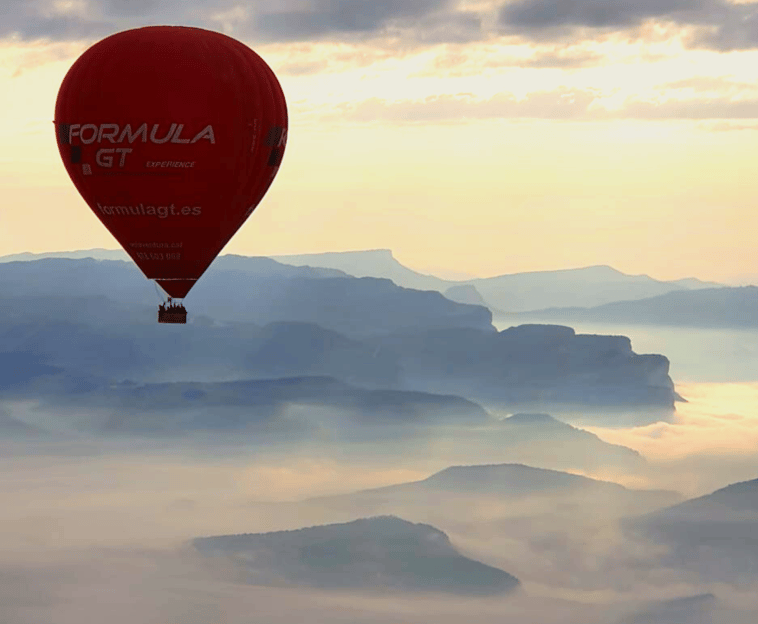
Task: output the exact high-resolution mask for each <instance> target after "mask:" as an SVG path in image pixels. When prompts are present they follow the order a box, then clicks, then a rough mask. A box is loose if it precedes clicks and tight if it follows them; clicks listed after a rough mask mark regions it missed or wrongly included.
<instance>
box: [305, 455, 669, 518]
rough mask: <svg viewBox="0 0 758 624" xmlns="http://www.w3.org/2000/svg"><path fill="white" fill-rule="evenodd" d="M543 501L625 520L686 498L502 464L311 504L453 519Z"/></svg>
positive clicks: (554, 508) (553, 508)
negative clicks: (441, 513)
mask: <svg viewBox="0 0 758 624" xmlns="http://www.w3.org/2000/svg"><path fill="white" fill-rule="evenodd" d="M540 499H541V500H542V504H543V505H544V506H545V507H544V508H543V511H546V510H549V511H550V513H552V514H557V513H559V511H560V512H562V513H575V514H577V515H586V514H588V513H592V514H594V515H602V516H603V517H622V516H624V515H629V514H631V513H635V512H636V513H641V512H642V511H643V510H653V509H660V508H662V507H665V506H666V505H669V504H671V503H673V502H675V501H678V500H680V499H681V497H680V496H679V495H678V494H677V493H675V492H669V491H664V490H631V489H628V488H625V487H623V486H621V485H618V484H616V483H610V482H608V481H600V480H597V479H590V478H588V477H583V476H580V475H576V474H570V473H567V472H560V471H556V470H547V469H544V468H534V467H531V466H524V465H521V464H497V465H483V466H452V467H450V468H446V469H444V470H442V471H440V472H437V473H435V474H433V475H431V476H430V477H428V478H426V479H423V480H422V481H415V482H411V483H402V484H398V485H391V486H386V487H382V488H375V489H370V490H362V491H360V492H355V493H353V494H344V495H340V496H332V497H320V498H317V499H311V500H310V501H308V502H310V503H318V505H319V506H321V507H335V508H338V509H341V510H343V511H345V510H349V511H351V512H354V513H364V514H365V513H370V514H376V513H407V509H409V508H410V509H412V508H419V507H423V508H426V509H427V510H428V511H429V512H431V513H434V512H435V510H436V509H437V508H438V507H439V508H441V509H447V510H448V511H447V513H448V514H449V515H450V516H457V514H455V513H454V512H452V511H451V510H450V507H451V505H452V506H461V509H466V508H469V509H470V510H471V511H473V510H474V509H475V508H476V507H478V506H479V505H483V506H485V507H486V506H487V505H491V504H492V503H493V501H500V502H503V503H504V502H506V501H511V502H513V503H514V504H515V503H516V501H519V500H528V501H530V506H531V507H530V508H531V509H532V510H533V511H534V510H536V509H537V507H536V506H535V505H536V502H537V501H538V500H540ZM466 501H468V503H467V502H466ZM514 509H516V507H514ZM590 510H592V511H591V512H590Z"/></svg>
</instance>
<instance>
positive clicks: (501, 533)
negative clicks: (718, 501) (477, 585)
mask: <svg viewBox="0 0 758 624" xmlns="http://www.w3.org/2000/svg"><path fill="white" fill-rule="evenodd" d="M578 329H579V331H588V328H585V329H583V328H578ZM617 329H618V328H617ZM637 329H638V330H639V328H637ZM645 331H647V330H645ZM656 331H657V330H656ZM661 331H662V332H663V333H660V332H659V333H654V334H651V338H650V341H649V342H646V341H645V340H646V339H645V337H644V332H642V330H639V332H638V333H637V334H636V335H635V330H634V328H629V331H628V332H623V333H626V334H627V335H630V336H631V337H632V345H633V347H634V349H635V351H637V352H638V353H641V352H656V353H664V354H665V355H667V356H668V357H669V358H670V359H671V361H672V370H671V374H672V377H673V378H674V380H675V382H676V383H677V390H678V392H679V393H680V394H681V395H682V396H684V397H685V398H686V399H687V400H688V403H681V404H678V405H677V413H676V416H675V418H674V419H673V421H672V422H667V423H664V422H660V423H655V424H652V425H647V426H644V427H633V428H601V427H591V428H590V429H591V431H592V432H594V433H595V434H596V435H598V436H599V437H600V438H601V439H602V440H605V441H607V442H610V443H613V444H620V445H624V446H628V447H630V448H632V449H635V450H637V451H639V452H640V453H641V454H642V455H643V456H644V457H645V458H646V459H647V466H646V467H644V468H642V469H640V470H636V471H634V472H620V471H619V470H618V469H612V468H610V467H608V468H602V467H601V468H598V469H596V470H589V471H580V470H574V472H583V473H584V474H586V475H587V476H592V477H596V478H601V479H607V480H610V481H614V482H617V483H622V484H624V485H626V486H628V487H638V488H663V489H673V490H676V491H678V492H681V493H682V494H684V495H685V496H687V497H693V496H700V495H704V494H707V493H709V492H711V491H713V490H715V489H718V488H721V487H724V486H726V485H728V484H730V483H734V482H736V481H743V480H748V479H755V478H756V477H758V457H756V455H755V449H756V448H758V383H746V382H745V380H746V379H748V378H751V375H754V374H755V373H754V371H757V370H758V365H756V366H754V367H750V366H748V365H747V364H749V363H750V362H753V359H752V358H754V349H755V344H756V343H755V342H751V340H752V338H753V336H733V340H732V341H731V342H729V341H726V342H723V343H721V345H722V346H721V348H722V349H723V351H724V352H723V353H721V354H719V352H718V350H717V349H716V346H715V345H716V342H714V341H715V340H716V338H715V337H714V336H715V334H714V336H710V333H709V332H705V333H704V332H702V331H698V332H687V333H686V334H685V333H683V331H681V330H671V329H667V330H661ZM666 331H668V332H670V334H665V332H666ZM597 333H606V332H602V331H600V330H598V331H597ZM611 333H622V332H621V331H615V332H611ZM716 333H719V332H716ZM704 335H705V338H704V337H703V336H704ZM656 336H657V337H656ZM661 336H663V337H661ZM667 336H668V337H667ZM671 336H674V338H675V340H674V342H668V343H667V344H664V343H665V341H666V340H669V338H671ZM656 341H658V342H656ZM661 341H663V342H661ZM677 341H678V342H677ZM677 344H679V350H678V347H676V345H677ZM709 345H710V346H709ZM719 356H720V357H721V361H719ZM746 363H747V364H746ZM755 363H756V364H758V361H757V362H755ZM743 365H745V370H743V371H742V372H740V370H739V369H740V368H741V367H742V366H743ZM682 371H686V373H685V374H683V373H682ZM724 379H726V380H727V381H729V382H731V383H716V382H722V381H724ZM703 380H706V381H708V382H709V383H702V381H703ZM696 382H699V383H696ZM736 382H742V383H736ZM1 409H2V414H3V415H5V416H8V417H12V418H15V419H17V420H20V421H21V422H24V423H26V424H29V425H31V426H37V427H40V428H41V429H46V430H48V431H52V432H53V435H52V436H48V437H41V438H33V437H31V438H30V437H20V438H17V439H13V440H11V439H7V440H3V441H2V442H0V501H2V513H0V588H1V589H0V604H1V605H2V615H3V618H4V621H8V622H9V623H10V624H27V623H31V622H35V623H36V622H56V623H61V624H68V623H69V622H80V621H98V620H100V619H106V618H107V619H108V620H109V621H111V622H113V623H114V624H120V623H121V622H129V623H130V624H132V623H133V622H146V623H152V622H155V623H156V624H158V623H159V622H160V623H163V622H167V621H177V622H179V621H181V622H183V623H189V624H195V623H197V624H200V623H203V624H206V623H210V622H229V623H231V622H235V623H236V622H249V621H250V620H251V619H255V621H260V622H274V621H276V622H281V623H282V624H287V623H288V622H302V621H334V622H367V623H369V622H371V623H373V622H388V621H392V622H426V621H438V622H443V623H444V622H451V623H452V622H460V621H462V620H464V619H465V618H469V619H470V617H471V614H472V613H475V614H476V619H477V621H481V622H514V623H515V622H524V621H539V622H545V623H550V622H566V623H567V624H572V623H573V622H577V623H578V622H598V623H600V622H603V623H613V622H622V621H629V622H631V621H638V622H642V621H659V622H667V621H671V622H673V621H684V622H698V623H700V622H720V623H721V622H723V623H725V624H730V623H734V624H742V623H747V622H752V621H754V620H755V616H756V613H758V600H757V599H756V598H755V597H756V595H758V591H757V590H758V587H756V586H750V585H745V584H743V585H735V584H733V585H726V584H723V583H722V584H718V583H713V582H710V581H706V580H703V579H701V578H698V575H697V573H695V572H694V571H692V570H687V569H681V568H674V567H668V566H667V565H664V564H663V563H662V562H663V561H664V560H665V559H666V555H667V547H666V546H665V545H663V544H658V543H654V542H651V541H648V540H644V539H642V538H637V537H631V536H630V535H629V534H627V533H625V532H623V531H622V530H621V528H620V526H619V524H618V523H617V522H616V521H615V520H614V519H612V518H604V517H597V516H594V515H592V514H591V513H590V512H589V511H587V512H585V513H584V514H582V513H576V511H575V510H574V511H570V512H567V513H559V512H558V511H556V513H554V514H552V515H551V513H549V512H545V509H544V505H543V506H535V505H530V504H529V503H528V502H524V501H522V502H520V503H518V504H516V503H513V502H508V503H502V502H501V503H497V502H496V501H495V502H493V501H492V500H485V499H482V500H479V501H476V502H475V504H472V503H471V500H456V499H455V498H453V497H451V498H450V499H449V500H448V501H446V504H445V505H444V507H439V508H425V507H424V506H423V505H413V504H408V505H405V506H400V507H398V508H397V509H395V510H394V511H395V512H396V513H397V514H398V515H400V516H401V517H403V518H405V519H407V520H410V521H414V522H430V523H433V524H434V526H436V527H437V528H439V529H441V530H443V531H445V532H446V533H447V534H448V535H449V537H450V539H451V540H452V542H453V544H454V545H455V546H456V547H457V548H458V550H459V551H460V552H461V553H462V554H464V555H465V556H468V557H471V558H473V559H476V560H478V561H482V562H484V563H487V564H489V565H493V566H496V567H499V568H502V569H503V570H506V571H507V572H509V573H511V574H514V575H515V576H516V577H518V578H519V579H520V580H521V581H522V587H521V590H520V591H519V592H518V594H517V595H514V596H507V597H503V598H497V599H462V598H450V597H443V596H407V595H405V596H395V595H392V596H388V595H370V594H360V595H359V594H348V593H345V592H325V591H321V592H315V591H310V590H308V591H306V590H302V589H298V588H264V587H251V586H247V585H242V584H240V583H239V582H237V581H235V580H234V579H233V578H232V576H231V575H227V574H225V571H224V570H219V569H214V568H209V566H208V564H207V562H205V561H203V560H201V559H200V558H199V557H198V556H197V555H196V554H194V553H193V552H191V551H190V550H187V546H186V544H187V540H190V539H192V538H194V537H198V536H207V535H224V534H235V533H252V532H264V531H275V530H283V529H296V528H300V527H304V526H309V525H314V524H325V523H331V522H339V521H346V520H350V519H353V518H355V517H358V516H360V515H361V513H360V512H361V510H360V509H352V508H350V509H340V508H338V507H337V508H335V507H330V506H329V505H326V504H323V505H322V504H320V503H318V502H315V503H314V502H308V503H304V502H302V501H305V500H306V499H310V498H313V497H320V496H330V495H336V494H345V493H349V492H354V491H357V490H362V489H367V488H376V487H381V486H385V485H393V484H397V483H406V482H411V481H417V480H420V479H424V478H426V477H427V476H429V475H430V474H432V473H434V472H436V471H438V470H441V469H443V468H445V467H447V466H450V465H457V464H485V463H499V462H505V461H510V460H511V459H512V458H509V457H507V453H505V450H504V449H499V448H498V445H497V443H496V442H494V441H492V442H490V443H482V440H481V438H480V437H471V438H466V436H463V435H461V430H456V429H455V428H447V429H446V428H439V429H438V430H436V431H434V432H431V433H430V432H426V433H425V434H424V435H418V432H416V434H414V435H410V433H409V435H408V437H407V439H403V438H402V434H398V436H400V437H397V439H393V440H387V439H386V438H385V439H371V437H370V436H369V437H367V438H366V439H363V440H353V441H349V440H344V439H331V440H320V441H316V442H309V443H308V444H299V443H298V444H294V443H293V444H287V443H278V444H272V445H268V444H255V443H254V441H253V440H249V441H247V442H245V441H240V440H236V441H235V444H227V443H222V442H220V441H218V440H216V441H215V442H213V443H211V442H212V439H211V438H205V439H202V438H197V439H189V438H188V439H162V440H156V439H147V438H139V437H123V438H118V439H116V438H110V439H109V438H99V437H95V436H92V435H87V434H84V433H81V432H79V433H77V431H76V429H75V428H73V429H72V427H70V422H69V421H66V420H65V419H62V418H61V415H60V414H56V413H51V412H49V411H46V410H40V409H38V408H37V407H36V406H35V405H34V404H32V403H14V404H6V405H3V406H2V408H1ZM80 417H81V418H82V419H83V420H87V419H88V418H90V417H91V416H90V415H88V414H82V415H80ZM393 435H395V434H393ZM535 465H537V464H535ZM541 505H542V503H541ZM365 512H366V515H368V514H370V512H371V510H370V509H366V510H365ZM611 515H612V514H611ZM702 594H713V596H715V602H714V603H713V604H710V603H708V604H709V605H710V606H707V607H697V609H699V610H700V611H697V612H695V615H693V616H691V617H690V619H686V618H685V619H679V620H676V619H674V618H673V617H672V618H671V619H670V620H667V619H666V617H665V616H658V615H656V616H654V617H656V618H658V619H657V620H645V619H641V618H642V616H639V617H638V616H637V615H635V614H639V613H643V612H650V613H658V611H656V609H657V608H658V607H656V605H658V604H659V603H660V601H668V600H674V599H677V598H680V597H685V596H696V595H702ZM651 605H652V606H651ZM664 610H665V609H664ZM698 613H699V615H698ZM651 617H653V616H651ZM677 617H678V616H677ZM696 617H697V618H698V619H695V618H696ZM635 618H638V619H635Z"/></svg>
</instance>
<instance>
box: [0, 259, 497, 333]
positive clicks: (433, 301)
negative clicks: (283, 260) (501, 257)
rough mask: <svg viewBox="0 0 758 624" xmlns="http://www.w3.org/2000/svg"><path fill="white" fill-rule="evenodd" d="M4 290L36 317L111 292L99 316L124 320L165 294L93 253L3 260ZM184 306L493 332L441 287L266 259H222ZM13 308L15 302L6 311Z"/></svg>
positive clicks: (335, 326)
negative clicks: (118, 307)
mask: <svg viewBox="0 0 758 624" xmlns="http://www.w3.org/2000/svg"><path fill="white" fill-rule="evenodd" d="M114 285H117V287H116V286H114ZM0 289H1V290H2V292H3V293H4V295H6V294H7V295H8V296H13V297H26V298H27V299H28V300H29V303H28V305H27V307H28V308H30V310H29V311H30V312H31V313H32V314H33V316H37V317H39V316H40V315H41V314H43V313H44V312H46V311H48V312H50V313H51V314H52V316H55V312H56V309H57V307H58V306H59V305H61V302H60V301H59V299H60V298H64V299H67V298H71V297H78V298H87V299H93V298H97V297H106V298H108V299H110V300H111V301H113V302H117V303H122V304H124V305H123V307H122V310H123V312H122V314H121V316H120V317H116V318H113V317H110V314H108V315H105V314H103V313H101V314H98V315H97V316H98V317H100V319H101V322H102V321H103V320H105V318H108V317H110V318H111V320H112V321H115V320H116V319H118V321H119V324H120V325H122V326H123V325H124V324H125V323H126V322H132V321H136V320H137V319H138V318H142V319H145V316H144V315H145V311H144V310H145V308H144V306H147V305H148V304H149V303H150V302H155V309H157V301H160V296H157V295H156V292H155V288H154V286H153V284H152V283H151V282H150V281H148V280H146V279H145V278H144V276H143V275H142V274H141V272H140V271H139V269H137V267H136V266H135V265H134V264H133V263H131V262H116V261H110V260H93V259H90V258H84V259H81V260H72V259H65V258H47V259H42V260H37V261H34V262H6V263H2V264H0ZM35 298H36V299H37V300H36V301H35ZM190 301H191V303H190ZM378 301H379V302H381V305H380V306H377V302H378ZM187 306H188V307H189V309H190V313H191V315H192V316H190V319H192V318H193V317H194V318H198V317H200V318H198V320H200V321H201V322H203V318H202V317H208V318H210V319H214V320H215V321H217V322H227V323H229V322H235V323H254V324H257V325H266V324H269V323H273V322H279V321H296V322H306V323H316V324H318V325H320V326H322V327H324V328H326V329H331V330H334V331H338V332H339V333H341V334H346V335H352V336H363V335H373V334H381V333H390V332H395V331H401V330H413V329H416V328H424V329H429V328H445V327H471V328H476V329H483V330H489V331H493V332H494V327H493V326H492V322H491V321H492V314H491V312H490V311H489V310H488V309H487V308H485V307H482V306H474V305H467V304H461V303H456V302H454V301H450V300H449V299H446V298H445V297H443V296H442V295H441V294H440V293H437V292H428V291H418V290H411V289H406V288H400V287H398V286H396V285H395V284H393V283H392V282H390V281H389V280H386V279H385V280H380V279H373V278H364V279H357V278H354V277H349V276H345V275H342V276H340V275H337V276H335V275H334V274H333V273H331V272H328V271H324V270H322V269H310V268H302V269H300V268H295V267H289V266H286V265H283V264H279V263H277V262H274V261H273V260H269V259H268V258H242V257H235V256H223V257H222V258H219V260H218V261H217V262H215V263H214V264H213V266H212V267H211V268H210V269H209V270H208V272H207V274H206V278H205V279H202V280H200V281H199V282H198V284H197V286H196V287H195V288H194V289H193V291H192V293H191V299H190V300H188V302H187ZM90 307H92V308H95V307H96V306H95V305H91V304H90ZM127 310H128V311H129V312H128V313H127V312H126V311H127ZM88 311H89V310H88ZM108 312H112V310H108ZM12 313H13V308H11V309H9V310H6V311H5V314H12ZM51 314H47V315H46V316H47V317H48V318H49V317H50V316H51ZM138 314H139V315H140V316H138ZM156 315H157V312H153V313H152V314H151V315H150V316H152V317H153V318H155V316H156ZM16 316H17V317H19V318H21V317H23V314H22V313H18V314H16ZM69 318H70V317H69Z"/></svg>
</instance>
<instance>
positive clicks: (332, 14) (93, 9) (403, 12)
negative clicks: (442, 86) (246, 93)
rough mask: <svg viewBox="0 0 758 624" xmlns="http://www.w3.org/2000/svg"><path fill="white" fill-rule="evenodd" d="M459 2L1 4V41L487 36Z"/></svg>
mask: <svg viewBox="0 0 758 624" xmlns="http://www.w3.org/2000/svg"><path fill="white" fill-rule="evenodd" d="M457 4H458V2H457V0H382V1H381V2H376V1H375V0H281V1H278V2H273V1H271V0H266V1H264V2H257V3H255V4H254V5H244V4H240V3H238V2H235V0H207V1H204V2H200V1H199V0H196V1H195V2H187V1H184V0H65V1H61V0H0V18H2V19H0V37H8V36H15V37H18V38H21V39H22V40H35V39H47V40H56V41H60V40H74V39H81V38H92V37H100V36H104V35H106V34H109V33H113V32H116V31H119V30H125V29H128V28H135V27H139V26H144V25H146V24H159V23H167V24H186V25H193V26H199V27H205V28H210V29H215V30H222V31H226V32H229V34H232V35H234V36H249V37H255V38H256V39H257V40H258V41H265V42H279V43H281V42H288V41H310V40H322V39H331V40H334V41H345V40H350V39H356V38H358V39H361V38H364V39H365V38H375V37H394V38H399V39H403V40H407V41H415V42H421V43H426V44H434V43H439V42H461V41H471V40H474V39H477V38H480V37H481V19H480V16H479V15H478V14H476V13H472V12H466V11H460V10H458V9H457Z"/></svg>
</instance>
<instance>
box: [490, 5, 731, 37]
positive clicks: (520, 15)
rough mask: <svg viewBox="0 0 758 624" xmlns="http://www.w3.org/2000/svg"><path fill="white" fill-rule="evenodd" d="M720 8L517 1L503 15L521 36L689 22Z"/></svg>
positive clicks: (504, 7)
mask: <svg viewBox="0 0 758 624" xmlns="http://www.w3.org/2000/svg"><path fill="white" fill-rule="evenodd" d="M714 4H717V3H716V2H712V1H711V0H517V1H516V2H510V3H508V4H506V5H504V6H503V7H502V8H501V9H500V12H499V16H498V17H499V22H500V24H501V25H502V26H504V27H506V28H508V29H510V30H512V31H515V32H519V33H538V32H541V31H542V32H544V31H549V30H554V29H561V28H581V27H584V28H605V29H614V30H618V29H622V28H631V27H634V26H639V25H640V24H642V23H643V22H644V21H646V20H648V19H668V20H674V21H676V20H677V19H682V20H684V19H686V17H685V16H692V15H693V14H697V12H698V10H699V11H701V12H702V11H704V10H705V9H706V8H707V7H709V6H712V5H714Z"/></svg>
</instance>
